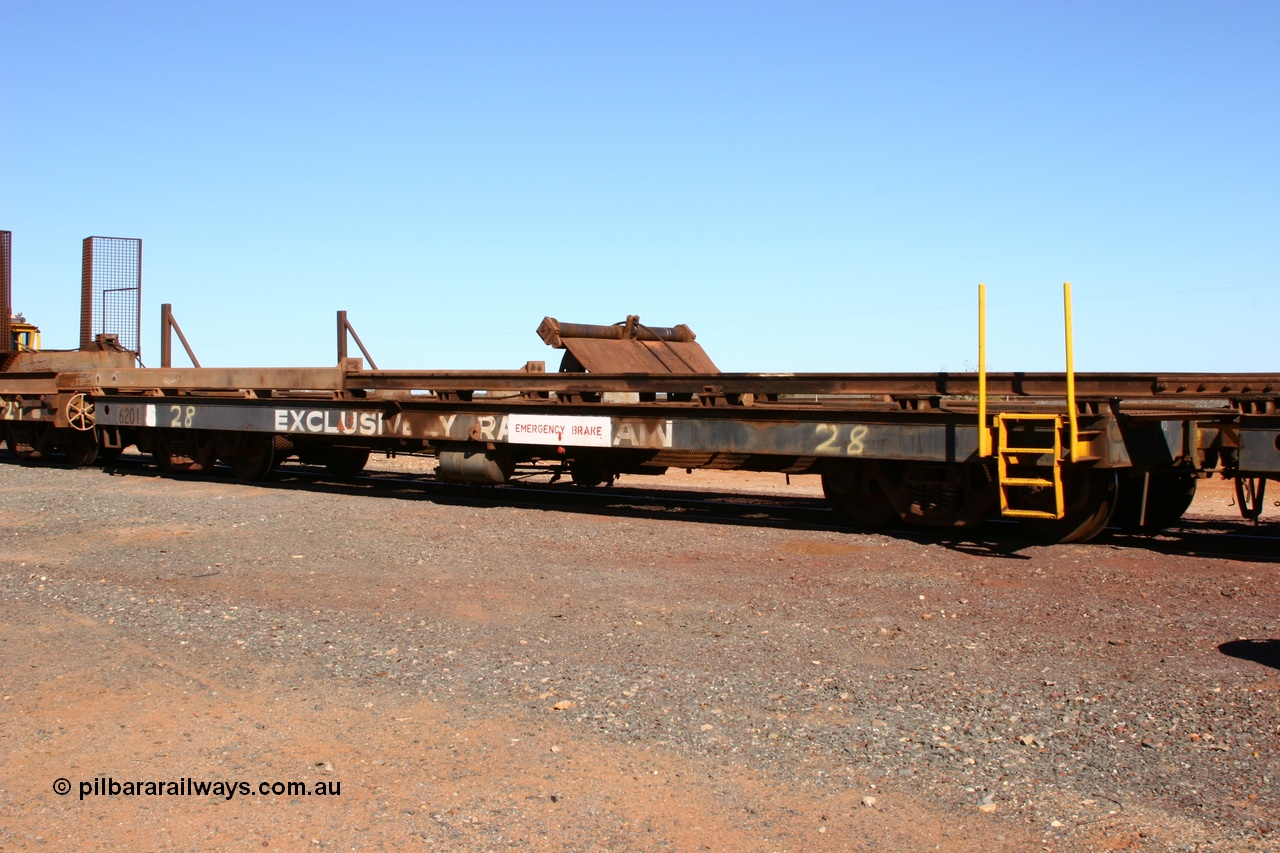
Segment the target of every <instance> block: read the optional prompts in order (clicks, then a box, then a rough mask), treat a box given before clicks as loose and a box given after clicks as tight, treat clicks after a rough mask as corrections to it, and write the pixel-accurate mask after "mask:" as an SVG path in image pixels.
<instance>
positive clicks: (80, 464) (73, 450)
mask: <svg viewBox="0 0 1280 853" xmlns="http://www.w3.org/2000/svg"><path fill="white" fill-rule="evenodd" d="M58 449H59V450H61V451H62V455H63V456H65V457H66V458H67V464H68V465H70V466H71V467H72V468H86V467H88V466H90V465H92V464H93V463H94V462H95V461H97V459H98V436H97V433H95V432H94V431H93V430H89V431H88V432H77V431H76V430H65V432H64V434H63V435H62V436H60V437H59V439H58Z"/></svg>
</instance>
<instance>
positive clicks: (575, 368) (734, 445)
mask: <svg viewBox="0 0 1280 853" xmlns="http://www.w3.org/2000/svg"><path fill="white" fill-rule="evenodd" d="M0 233H5V232H0ZM90 239H96V238H90ZM86 242H87V241H86ZM86 252H87V250H86ZM139 252H140V250H139ZM90 286H91V283H89V282H88V279H86V284H85V287H90ZM4 297H5V298H6V299H8V287H7V282H6V287H5V290H4ZM1068 297H1069V292H1068ZM1067 304H1068V313H1067V341H1068V346H1067V352H1068V359H1067V360H1068V365H1067V369H1066V370H1065V371H1064V372H1061V373H987V372H986V371H985V369H983V368H982V367H981V366H980V369H979V371H976V372H972V373H871V374H860V373H725V372H722V371H720V370H718V369H717V368H716V366H715V365H714V363H713V362H712V361H711V359H710V357H709V356H708V355H707V354H706V353H705V352H704V351H703V350H702V348H701V346H700V345H698V344H697V342H696V339H695V336H694V334H693V332H692V331H691V330H690V329H689V328H688V327H687V326H675V327H648V326H645V325H642V324H641V323H640V322H639V319H638V318H635V317H630V318H628V319H627V321H626V322H624V323H619V324H615V325H606V326H602V325H586V324H568V323H560V322H558V321H557V320H555V319H553V318H545V319H544V320H543V322H542V324H541V325H540V326H539V328H538V333H539V335H540V336H541V337H542V339H543V341H544V342H545V343H547V344H548V345H550V346H552V347H554V348H556V349H560V350H563V351H564V353H563V357H562V360H561V363H560V367H559V370H557V371H556V372H547V371H546V370H545V368H544V364H543V363H542V362H530V363H528V364H526V365H525V366H524V367H523V368H521V369H518V370H504V371H482V370H464V371H457V370H453V371H417V370H379V369H376V367H375V366H374V365H373V361H372V359H371V358H369V355H368V353H367V351H366V352H364V353H363V354H364V356H365V358H363V359H360V358H350V357H348V356H347V343H348V339H349V337H354V338H355V340H356V342H357V344H359V345H360V348H361V350H364V347H363V343H362V342H360V340H359V338H358V336H355V335H354V329H353V328H352V327H351V324H350V323H349V322H348V320H347V318H346V315H345V314H344V313H341V312H340V313H339V315H338V353H337V363H336V364H335V365H334V366H332V367H318V368H305V369H303V368H208V367H198V366H197V367H190V368H175V367H172V366H170V364H171V358H170V352H171V346H170V340H171V335H172V333H174V332H176V333H177V334H178V335H179V338H180V339H181V341H182V344H183V346H187V344H186V341H185V338H182V337H181V330H180V329H179V328H178V326H177V323H176V322H175V321H174V320H173V315H172V312H171V310H170V309H169V306H167V305H166V306H163V308H162V332H163V334H162V340H163V342H164V343H163V350H162V357H161V364H162V366H161V367H158V368H147V367H140V366H137V365H138V364H139V362H138V359H137V352H136V347H125V346H123V345H121V343H120V341H119V338H120V336H119V335H113V334H109V333H102V334H97V335H86V334H85V333H84V332H83V331H82V336H81V337H82V344H81V347H80V348H79V349H78V350H72V351H63V352H50V351H47V350H44V351H40V352H31V351H10V352H7V353H4V352H0V416H2V421H0V430H2V431H3V438H4V440H5V443H6V445H7V447H8V450H9V452H10V453H11V454H14V455H16V456H18V457H20V458H24V459H27V460H32V461H35V460H39V459H47V458H50V456H51V455H52V454H55V453H56V454H59V455H61V456H62V457H63V458H64V459H65V460H67V461H68V462H70V463H71V464H73V465H88V464H93V463H94V462H95V461H97V460H102V459H106V458H110V457H111V456H113V455H114V454H118V453H119V452H120V451H121V450H122V449H123V448H125V447H127V446H129V445H136V446H137V447H138V448H139V449H141V450H142V451H144V452H148V453H150V454H151V455H152V457H153V459H154V460H155V462H156V463H157V464H158V465H159V466H160V467H161V468H162V469H164V470H166V471H170V472H183V471H187V472H194V471H203V470H208V469H210V468H211V467H212V466H214V465H216V464H218V463H222V464H224V465H225V466H227V468H229V470H230V472H231V473H232V474H233V475H234V476H236V477H239V478H242V479H246V480H255V479H261V478H264V477H267V476H269V475H270V473H271V471H272V470H273V468H274V467H275V466H277V465H278V464H279V463H280V462H281V461H283V460H284V459H287V458H293V457H296V458H300V459H302V460H304V461H309V462H317V463H321V464H325V465H327V466H328V467H329V468H330V470H331V471H332V473H333V474H334V475H335V476H352V475H354V474H356V473H358V472H359V471H360V470H361V469H362V468H363V466H364V465H365V463H366V461H367V460H368V458H369V455H370V454H371V453H386V454H423V455H429V456H434V457H436V458H437V459H438V461H439V464H438V468H437V476H439V477H440V478H442V479H445V480H450V481H457V482H466V483H474V484H483V485H499V484H502V483H505V482H507V481H509V480H510V479H511V478H512V477H513V476H515V475H516V474H517V472H518V471H523V470H527V469H528V468H529V467H530V466H538V467H540V468H544V469H545V468H547V467H551V468H554V469H555V470H556V471H557V472H562V473H563V474H565V475H567V476H566V479H568V480H570V481H571V482H573V483H576V484H578V485H580V486H600V485H606V484H608V483H610V482H611V481H612V480H613V479H614V478H615V477H617V476H618V475H621V474H655V475H656V474H661V473H663V472H665V471H667V470H668V469H671V468H677V469H694V468H712V469H721V470H750V471H776V472H784V473H789V474H818V475H820V476H821V479H822V484H823V489H824V492H825V494H826V496H827V499H828V501H829V502H830V504H831V507H832V509H833V510H834V511H835V512H836V513H837V514H838V516H839V517H840V518H841V519H843V521H844V522H846V523H848V524H849V525H850V526H853V527H857V528H862V529H875V528H880V527H884V526H886V525H890V524H908V525H914V526H933V527H967V526H972V525H976V524H979V523H981V522H982V521H983V520H985V519H987V518H989V517H992V516H1004V517H1009V518H1015V519H1018V520H1019V521H1020V522H1021V523H1022V524H1023V525H1024V527H1025V528H1026V529H1027V530H1028V531H1029V532H1030V533H1031V534H1033V535H1034V536H1036V537H1038V538H1041V539H1044V540H1047V541H1054V542H1071V541H1084V540H1087V539H1089V538H1091V537H1093V536H1096V535H1097V534H1098V533H1099V532H1100V531H1102V530H1103V529H1104V528H1105V527H1106V526H1107V525H1108V524H1118V525H1120V526H1121V527H1124V528H1128V529H1133V530H1148V531H1154V530H1159V529H1162V528H1164V527H1167V526H1169V525H1171V524H1173V523H1174V522H1176V521H1177V520H1178V518H1180V517H1181V515H1182V514H1183V513H1184V512H1185V511H1186V509H1187V508H1188V506H1189V505H1190V502H1191V499H1192V496H1193V495H1194V492H1195V487H1196V483H1197V482H1198V480H1200V479H1202V478H1205V477H1208V476H1214V475H1218V476H1223V477H1226V478H1229V479H1233V480H1234V481H1235V483H1236V491H1237V497H1238V498H1239V505H1240V509H1241V512H1242V514H1243V515H1244V516H1245V518H1251V519H1254V520H1256V519H1257V518H1258V516H1259V515H1260V513H1261V511H1262V509H1263V505H1264V498H1265V487H1266V483H1267V481H1268V480H1275V479H1280V374H1205V373H1177V374H1162V373H1075V372H1074V371H1073V370H1072V369H1071V365H1070V313H1069V298H1068V303H1067ZM0 309H2V310H3V312H4V316H6V317H8V316H9V312H10V310H11V308H10V306H9V304H8V302H6V303H5V304H4V305H3V306H0ZM983 334H984V333H983V332H981V331H980V339H981V338H982V337H983ZM134 338H135V339H136V334H135V335H134ZM187 349H188V353H189V354H191V353H190V347H187ZM979 361H980V365H981V364H982V362H983V359H982V358H981V357H980V359H979ZM192 362H193V363H194V364H198V363H199V362H198V361H197V360H196V359H195V358H194V354H192Z"/></svg>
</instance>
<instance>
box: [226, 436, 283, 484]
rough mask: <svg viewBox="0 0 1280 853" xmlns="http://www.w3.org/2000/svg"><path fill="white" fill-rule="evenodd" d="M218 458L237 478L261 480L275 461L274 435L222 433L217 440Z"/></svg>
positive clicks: (268, 472)
mask: <svg viewBox="0 0 1280 853" xmlns="http://www.w3.org/2000/svg"><path fill="white" fill-rule="evenodd" d="M217 446H218V451H217V454H218V458H219V459H221V460H222V461H223V462H225V463H227V467H228V468H230V469H231V473H232V474H234V475H235V476H236V478H237V479H239V480H262V479H265V478H266V476H267V475H268V474H270V473H271V469H272V468H273V467H274V466H275V461H276V458H275V457H276V440H275V436H272V435H263V434H261V433H251V432H246V433H224V435H223V437H222V438H221V440H220V441H218V442H217Z"/></svg>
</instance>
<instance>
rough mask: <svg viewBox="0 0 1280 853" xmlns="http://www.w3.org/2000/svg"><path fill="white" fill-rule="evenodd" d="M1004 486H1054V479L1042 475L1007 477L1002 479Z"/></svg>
mask: <svg viewBox="0 0 1280 853" xmlns="http://www.w3.org/2000/svg"><path fill="white" fill-rule="evenodd" d="M1000 485H1002V486H1041V487H1050V488H1052V487H1053V480H1045V479H1042V478H1040V477H1005V478H1004V479H1003V480H1001V481H1000Z"/></svg>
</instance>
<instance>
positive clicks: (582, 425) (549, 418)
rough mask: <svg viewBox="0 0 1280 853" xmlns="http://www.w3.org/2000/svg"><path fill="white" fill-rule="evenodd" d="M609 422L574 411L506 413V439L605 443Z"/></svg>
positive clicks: (610, 431) (609, 434)
mask: <svg viewBox="0 0 1280 853" xmlns="http://www.w3.org/2000/svg"><path fill="white" fill-rule="evenodd" d="M612 427H613V422H612V421H610V420H609V419H608V418H599V417H588V416H574V415H518V414H511V415H508V416H507V441H509V442H511V443H512V444H565V445H570V446H572V447H609V446H610V442H611V440H612V438H613V428H612Z"/></svg>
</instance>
